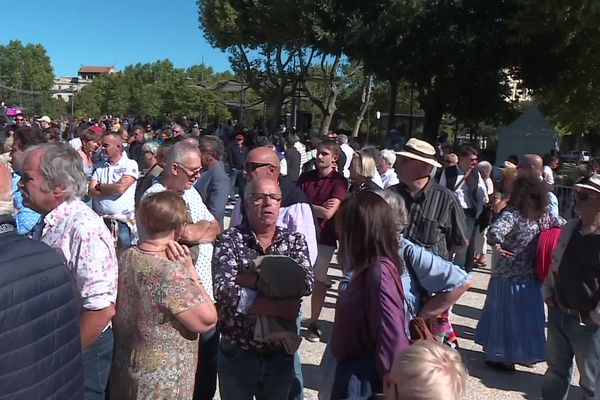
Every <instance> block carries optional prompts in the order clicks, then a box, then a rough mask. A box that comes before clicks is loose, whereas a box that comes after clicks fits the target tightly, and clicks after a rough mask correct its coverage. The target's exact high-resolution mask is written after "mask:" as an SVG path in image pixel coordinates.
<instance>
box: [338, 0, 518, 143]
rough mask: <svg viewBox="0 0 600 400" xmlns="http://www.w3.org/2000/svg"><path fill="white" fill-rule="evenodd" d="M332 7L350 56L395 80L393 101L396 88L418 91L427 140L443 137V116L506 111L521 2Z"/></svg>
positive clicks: (386, 0) (392, 1) (385, 0)
mask: <svg viewBox="0 0 600 400" xmlns="http://www.w3.org/2000/svg"><path fill="white" fill-rule="evenodd" d="M327 3H328V4H330V6H329V8H330V9H331V10H332V12H333V13H336V14H337V18H333V19H332V21H333V22H334V23H335V24H336V26H337V27H338V29H340V30H345V31H346V32H347V33H346V39H347V46H346V47H345V50H346V52H347V54H348V55H349V56H350V57H351V58H353V59H356V60H360V61H362V62H363V63H364V65H365V68H366V70H367V71H368V72H371V73H375V74H376V75H377V77H378V78H379V79H380V80H389V81H390V82H391V87H392V90H391V91H392V98H395V97H396V96H395V90H394V87H396V86H397V82H399V81H401V80H405V81H406V82H408V83H409V84H410V85H412V87H413V88H414V90H415V92H416V99H417V100H418V102H419V104H420V107H421V109H423V110H424V112H425V126H424V136H425V137H426V138H427V139H430V140H433V139H435V137H436V136H437V134H438V129H439V126H440V122H441V119H442V116H443V115H444V113H447V112H451V113H453V114H457V117H459V118H461V119H478V118H483V117H488V116H490V115H493V114H495V113H497V112H500V111H502V109H503V108H504V107H506V106H507V103H506V102H503V101H502V100H503V97H504V95H505V94H506V83H505V79H504V75H503V74H504V72H503V71H504V70H505V69H506V68H508V67H510V66H511V61H512V58H511V57H510V55H511V53H510V45H509V43H508V38H509V31H510V26H509V23H508V21H509V19H510V18H511V17H512V16H513V15H514V14H515V13H516V11H517V10H518V5H517V2H516V0H515V1H504V0H497V1H484V0H478V1H470V2H466V1H461V0H444V1H439V0H419V1H410V2H405V1H399V0H373V1H368V2H367V1H360V2H346V1H343V0H337V1H336V0H328V1H327ZM332 4H335V5H332ZM344 21H345V22H344ZM330 29H334V27H330ZM465 98H468V101H467V100H465ZM392 104H394V103H393V102H392Z"/></svg>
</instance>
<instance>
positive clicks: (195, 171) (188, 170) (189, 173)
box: [177, 163, 202, 178]
mask: <svg viewBox="0 0 600 400" xmlns="http://www.w3.org/2000/svg"><path fill="white" fill-rule="evenodd" d="M177 165H178V166H179V167H181V169H182V170H183V172H185V174H186V175H187V177H188V178H193V177H195V176H198V175H200V172H201V171H202V168H196V169H191V168H189V167H186V166H185V165H183V164H181V163H177Z"/></svg>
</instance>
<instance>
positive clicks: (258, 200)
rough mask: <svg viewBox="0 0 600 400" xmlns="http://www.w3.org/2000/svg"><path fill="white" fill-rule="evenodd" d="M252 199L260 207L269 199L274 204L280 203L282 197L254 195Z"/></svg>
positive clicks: (269, 194) (276, 194)
mask: <svg viewBox="0 0 600 400" xmlns="http://www.w3.org/2000/svg"><path fill="white" fill-rule="evenodd" d="M250 198H251V199H252V202H253V203H254V204H255V205H257V206H258V205H261V204H264V203H266V202H267V199H271V200H272V201H273V202H274V203H280V202H281V198H282V196H281V194H279V193H252V194H251V195H250Z"/></svg>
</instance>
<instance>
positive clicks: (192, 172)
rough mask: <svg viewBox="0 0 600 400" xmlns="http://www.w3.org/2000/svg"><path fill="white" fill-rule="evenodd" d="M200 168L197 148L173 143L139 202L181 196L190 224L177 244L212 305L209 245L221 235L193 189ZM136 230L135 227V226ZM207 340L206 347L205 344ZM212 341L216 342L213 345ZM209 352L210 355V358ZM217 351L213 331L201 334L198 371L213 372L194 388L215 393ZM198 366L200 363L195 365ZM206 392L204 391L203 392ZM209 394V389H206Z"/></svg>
mask: <svg viewBox="0 0 600 400" xmlns="http://www.w3.org/2000/svg"><path fill="white" fill-rule="evenodd" d="M201 169H202V160H201V157H200V150H199V149H198V146H197V145H195V144H192V143H189V142H187V141H181V142H178V143H176V144H175V145H174V146H173V147H172V148H171V150H169V153H167V159H166V162H165V168H164V170H163V173H162V175H161V176H160V177H159V178H157V180H156V182H155V183H154V184H153V185H152V186H150V188H148V190H146V192H145V193H144V195H143V196H142V199H143V198H144V197H146V196H147V195H149V194H150V193H158V192H164V191H166V190H170V191H173V192H177V193H181V194H182V196H183V200H185V204H186V206H187V208H188V214H189V218H190V223H188V224H187V226H186V228H185V231H184V232H183V235H182V236H181V238H180V242H182V243H183V244H187V245H188V246H189V247H190V248H191V250H192V254H194V255H195V253H196V252H197V254H198V258H197V260H196V270H197V271H198V275H199V276H200V280H201V281H202V284H203V285H204V287H205V288H206V292H207V293H208V295H209V296H210V298H211V300H212V301H213V302H214V295H213V274H212V256H213V242H214V240H215V239H216V237H217V235H218V234H219V233H221V226H220V225H219V223H218V221H217V220H216V219H215V217H214V216H213V215H212V214H211V213H210V211H208V208H207V207H206V205H205V204H204V202H203V201H202V197H201V196H200V193H198V191H197V190H196V189H195V188H194V183H195V182H196V179H197V178H198V176H199V175H200V171H201ZM138 228H139V227H138ZM138 231H139V234H140V237H143V235H144V233H143V231H140V230H139V229H138ZM208 341H210V344H207V342H208ZM215 342H216V343H215ZM211 350H212V352H213V353H214V355H212V356H211V354H210V353H211ZM217 351H218V333H216V329H213V330H212V331H210V332H207V333H205V334H204V335H202V346H201V352H200V357H199V360H200V359H201V360H202V361H204V364H203V365H202V369H199V371H206V370H207V369H208V370H211V369H214V373H212V374H210V375H211V376H206V375H204V376H202V378H200V379H199V374H197V375H196V377H197V379H196V386H197V387H198V385H199V384H200V383H201V384H202V385H209V386H211V387H214V388H215V390H216V379H217V374H216V352H217ZM210 360H215V363H214V364H215V365H214V366H213V367H214V368H212V367H210V366H209V365H207V364H208V363H210V362H211V361H210ZM199 363H200V362H199ZM205 390H207V389H205ZM209 391H212V390H209Z"/></svg>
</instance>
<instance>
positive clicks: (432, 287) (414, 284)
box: [399, 238, 470, 313]
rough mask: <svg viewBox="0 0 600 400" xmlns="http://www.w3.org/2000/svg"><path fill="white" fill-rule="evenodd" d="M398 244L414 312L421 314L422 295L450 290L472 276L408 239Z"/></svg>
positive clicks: (408, 298) (408, 297) (406, 289)
mask: <svg viewBox="0 0 600 400" xmlns="http://www.w3.org/2000/svg"><path fill="white" fill-rule="evenodd" d="M399 245H400V246H399V252H400V257H401V259H402V261H403V262H404V273H403V274H402V286H403V287H404V294H405V296H406V300H407V301H409V302H410V304H411V305H412V306H413V308H414V310H415V313H419V308H420V304H419V303H420V301H419V299H420V298H421V296H423V295H432V294H435V293H443V292H451V291H452V290H454V289H456V288H457V287H459V286H462V285H464V284H465V283H466V282H467V281H468V280H469V278H470V276H469V274H468V273H466V272H465V271H464V270H463V269H462V268H460V267H459V266H458V265H455V264H453V263H452V262H450V261H447V260H445V259H443V258H442V257H440V256H436V255H435V254H433V253H432V252H431V251H429V250H427V249H426V248H425V247H422V246H419V245H416V244H414V243H412V242H411V241H410V240H408V239H405V238H402V239H400V243H399Z"/></svg>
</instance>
